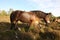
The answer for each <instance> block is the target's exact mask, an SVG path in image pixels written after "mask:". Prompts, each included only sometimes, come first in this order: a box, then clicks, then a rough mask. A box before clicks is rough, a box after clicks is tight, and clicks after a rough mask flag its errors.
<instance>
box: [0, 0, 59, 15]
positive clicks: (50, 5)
mask: <svg viewBox="0 0 60 40" xmlns="http://www.w3.org/2000/svg"><path fill="white" fill-rule="evenodd" d="M10 8H12V9H14V10H25V11H30V10H41V11H44V12H52V14H53V15H54V16H60V0H0V10H6V11H8V10H9V9H10Z"/></svg>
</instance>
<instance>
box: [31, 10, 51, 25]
mask: <svg viewBox="0 0 60 40" xmlns="http://www.w3.org/2000/svg"><path fill="white" fill-rule="evenodd" d="M31 12H33V13H34V14H36V15H37V16H38V17H39V18H43V19H44V21H45V22H46V24H48V23H50V18H51V13H45V12H43V11H39V10H33V11H31Z"/></svg>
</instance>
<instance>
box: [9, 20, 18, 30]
mask: <svg viewBox="0 0 60 40" xmlns="http://www.w3.org/2000/svg"><path fill="white" fill-rule="evenodd" d="M16 25H17V21H13V22H11V27H10V29H11V30H12V29H13V30H16V29H17V26H16Z"/></svg>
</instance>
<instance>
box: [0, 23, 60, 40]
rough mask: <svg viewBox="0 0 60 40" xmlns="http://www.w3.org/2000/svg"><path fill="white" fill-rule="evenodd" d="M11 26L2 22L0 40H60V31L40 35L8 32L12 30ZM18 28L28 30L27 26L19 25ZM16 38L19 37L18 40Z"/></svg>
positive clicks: (0, 24)
mask: <svg viewBox="0 0 60 40" xmlns="http://www.w3.org/2000/svg"><path fill="white" fill-rule="evenodd" d="M10 26H11V25H10V23H8V22H0V40H60V34H59V33H60V31H59V32H58V31H52V32H50V31H49V32H47V31H46V32H44V33H42V32H40V33H39V34H34V32H32V33H31V32H20V31H14V30H10V31H6V30H9V29H10ZM17 26H18V27H20V28H22V29H23V28H25V30H26V29H28V26H27V24H18V25H17ZM47 29H48V28H47ZM48 30H49V29H48ZM44 31H45V30H44ZM15 32H17V35H16V33H15ZM16 36H18V38H16Z"/></svg>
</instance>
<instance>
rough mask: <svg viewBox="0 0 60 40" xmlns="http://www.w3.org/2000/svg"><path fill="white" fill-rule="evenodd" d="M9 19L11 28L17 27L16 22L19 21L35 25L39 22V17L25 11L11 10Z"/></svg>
mask: <svg viewBox="0 0 60 40" xmlns="http://www.w3.org/2000/svg"><path fill="white" fill-rule="evenodd" d="M10 21H11V29H17V28H18V27H17V26H16V25H17V22H18V21H21V22H23V23H28V24H29V25H30V26H36V25H37V24H39V22H40V18H38V17H37V16H36V15H35V14H33V13H32V12H25V11H19V10H16V11H13V12H12V13H11V15H10Z"/></svg>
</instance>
